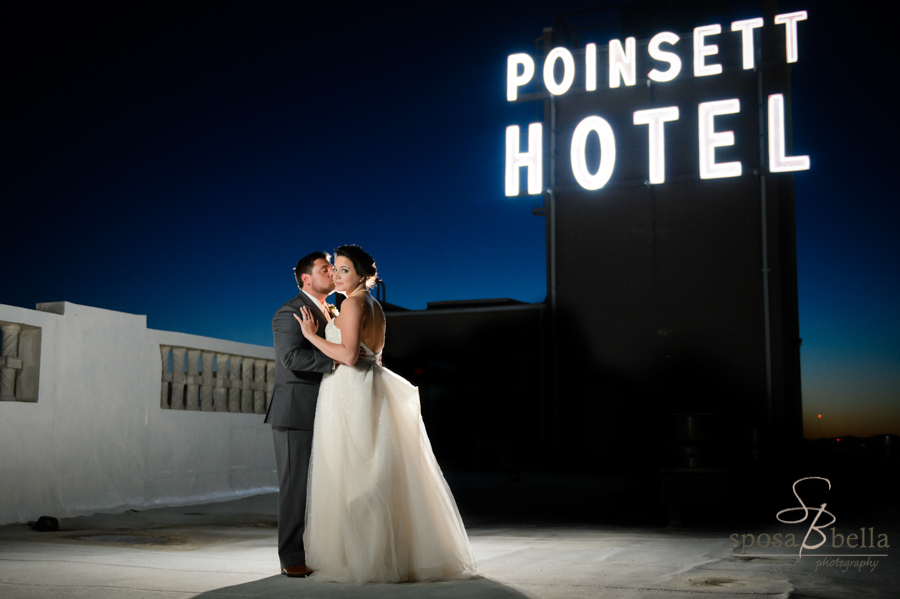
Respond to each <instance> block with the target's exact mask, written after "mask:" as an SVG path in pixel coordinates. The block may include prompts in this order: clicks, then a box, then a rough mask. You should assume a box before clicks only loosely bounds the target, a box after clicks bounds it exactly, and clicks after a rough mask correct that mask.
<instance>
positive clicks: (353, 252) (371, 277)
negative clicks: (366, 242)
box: [334, 245, 378, 288]
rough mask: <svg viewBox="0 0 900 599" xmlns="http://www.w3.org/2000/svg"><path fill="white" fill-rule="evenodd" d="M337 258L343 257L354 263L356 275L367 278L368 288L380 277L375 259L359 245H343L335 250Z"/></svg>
mask: <svg viewBox="0 0 900 599" xmlns="http://www.w3.org/2000/svg"><path fill="white" fill-rule="evenodd" d="M334 255H335V256H343V257H344V258H346V259H347V260H349V261H350V262H352V263H353V268H354V270H356V273H357V274H359V275H362V276H364V277H365V278H366V287H367V288H369V287H372V286H373V285H374V284H375V279H376V277H377V276H378V270H377V269H376V268H375V258H373V257H372V256H370V255H369V254H368V253H367V252H366V250H364V249H362V248H361V247H359V246H358V245H342V246H341V247H339V248H338V249H336V250H334Z"/></svg>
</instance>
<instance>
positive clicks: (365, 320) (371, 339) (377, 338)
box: [334, 292, 385, 354]
mask: <svg viewBox="0 0 900 599" xmlns="http://www.w3.org/2000/svg"><path fill="white" fill-rule="evenodd" d="M347 302H355V303H356V304H357V305H358V306H359V307H360V312H361V313H362V314H361V322H360V324H359V340H360V341H361V342H362V343H365V344H366V347H368V348H369V349H371V350H372V351H373V352H375V353H376V354H377V353H378V352H380V351H381V350H382V349H384V330H385V320H384V311H383V310H382V309H381V304H379V303H378V301H377V300H375V298H374V297H372V296H371V295H370V294H369V293H368V292H366V293H361V294H359V295H355V296H352V297H347V298H346V299H345V300H344V303H343V304H341V308H345V306H346V304H347ZM343 311H344V310H342V313H343ZM351 312H354V313H355V311H353V310H351ZM341 318H342V316H341V315H338V317H337V319H335V321H334V326H336V327H337V328H339V329H342V330H343V328H344V326H343V325H342V323H341ZM348 324H349V323H348Z"/></svg>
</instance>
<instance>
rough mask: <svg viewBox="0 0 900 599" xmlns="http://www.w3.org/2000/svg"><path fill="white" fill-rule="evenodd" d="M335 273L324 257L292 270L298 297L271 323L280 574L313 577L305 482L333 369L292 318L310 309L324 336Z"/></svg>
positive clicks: (269, 415) (308, 258) (310, 257)
mask: <svg viewBox="0 0 900 599" xmlns="http://www.w3.org/2000/svg"><path fill="white" fill-rule="evenodd" d="M333 270H334V269H333V268H332V266H331V262H330V261H329V256H328V254H326V253H325V252H313V253H312V254H309V255H308V256H304V257H303V258H301V259H300V261H299V262H297V266H296V267H295V268H294V278H295V279H296V280H297V286H298V287H299V288H300V294H299V295H297V297H295V298H294V299H292V300H291V301H289V302H288V303H286V304H285V305H283V306H282V307H281V308H279V309H278V311H277V312H276V313H275V317H274V318H273V319H272V334H273V335H274V337H275V389H274V390H273V391H272V400H271V403H270V404H269V411H268V413H267V414H266V420H265V422H266V423H268V424H271V425H272V434H273V436H274V437H275V464H276V467H277V469H278V557H279V559H280V560H281V573H282V574H286V575H287V576H291V577H298V578H302V577H304V576H309V575H310V573H312V570H310V569H309V568H307V567H306V550H305V548H304V547H303V530H304V528H305V520H306V482H307V477H308V473H309V456H310V453H311V452H312V436H313V422H314V420H315V416H316V398H317V397H318V395H319V382H320V381H321V380H322V375H323V374H327V373H330V372H331V371H332V370H333V369H334V360H332V359H331V358H329V357H327V356H325V354H323V353H322V352H320V351H319V350H318V349H316V348H315V347H313V345H312V344H311V343H310V342H309V341H307V340H306V339H305V338H304V337H303V333H302V332H301V331H300V324H299V323H298V322H297V320H296V319H295V318H294V315H295V314H297V315H299V314H300V308H301V307H303V306H306V307H307V308H309V311H310V312H311V313H312V314H313V316H314V317H315V319H316V320H317V321H318V322H319V330H318V331H317V334H318V335H319V336H320V337H322V338H324V337H325V325H326V324H327V323H328V321H329V320H331V318H332V315H331V313H330V312H329V308H328V306H327V305H326V304H325V298H326V297H328V295H329V294H331V292H333V291H334V283H333V282H332V280H331V276H332V272H333Z"/></svg>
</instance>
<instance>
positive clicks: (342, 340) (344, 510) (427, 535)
mask: <svg viewBox="0 0 900 599" xmlns="http://www.w3.org/2000/svg"><path fill="white" fill-rule="evenodd" d="M375 275H376V271H375V261H374V260H373V259H372V257H371V256H370V255H369V254H367V253H366V252H365V251H363V250H362V249H361V248H359V247H357V246H346V245H345V246H341V247H339V248H338V249H337V250H336V252H335V260H334V286H335V289H336V290H337V291H339V292H341V293H344V294H346V296H347V297H346V299H345V300H344V302H343V304H342V305H341V313H340V315H339V316H338V317H337V318H335V319H333V320H331V321H330V322H329V323H328V325H327V326H326V327H325V339H322V338H321V337H319V336H318V335H316V330H317V329H318V323H317V322H316V320H315V319H314V318H313V317H312V314H310V312H309V311H308V310H307V309H306V308H303V309H302V311H301V316H302V318H301V317H296V318H297V320H299V321H300V325H301V327H302V329H303V335H304V337H306V338H307V339H308V340H309V341H310V342H311V343H312V344H313V345H315V346H316V347H317V348H318V349H319V350H320V351H322V353H324V354H325V355H326V356H328V357H330V358H333V359H334V360H335V362H340V363H341V364H339V365H338V366H337V367H336V368H335V370H334V373H333V374H330V375H325V376H324V377H323V378H322V385H321V387H320V388H319V399H318V403H317V406H316V418H315V425H314V434H313V449H312V458H311V459H310V474H309V492H308V501H307V512H306V532H305V533H304V535H303V543H304V546H305V547H306V548H307V558H306V564H307V565H308V566H309V567H310V568H311V569H312V570H314V574H313V578H316V579H318V580H327V581H337V582H356V583H364V582H372V581H379V582H398V581H405V580H437V579H449V578H468V577H470V576H471V575H472V574H473V573H474V572H475V560H474V558H473V556H472V549H471V547H470V546H469V539H468V536H467V535H466V530H465V528H464V526H463V522H462V519H461V518H460V515H459V510H458V509H457V507H456V501H455V500H454V499H453V495H452V494H451V493H450V488H449V487H448V486H447V482H446V481H445V480H444V476H443V474H442V473H441V470H440V468H439V467H438V464H437V461H436V460H435V458H434V453H433V452H432V450H431V442H430V441H429V440H428V435H427V433H426V432H425V426H424V424H423V422H422V416H421V412H420V408H419V391H418V389H417V388H416V387H414V386H412V385H411V384H410V383H409V382H407V381H406V380H405V379H403V378H402V377H400V376H398V375H396V374H394V373H393V372H391V371H390V370H388V369H386V368H382V367H381V366H380V365H379V364H378V358H379V357H380V355H381V350H382V348H383V347H384V330H385V319H384V313H383V312H382V310H381V305H379V303H378V302H377V301H375V299H374V298H373V297H372V296H371V295H370V294H369V292H368V288H369V286H370V285H371V284H372V283H374V280H375ZM360 348H362V350H363V351H361V350H360ZM373 350H375V351H373ZM360 356H364V358H361V359H360Z"/></svg>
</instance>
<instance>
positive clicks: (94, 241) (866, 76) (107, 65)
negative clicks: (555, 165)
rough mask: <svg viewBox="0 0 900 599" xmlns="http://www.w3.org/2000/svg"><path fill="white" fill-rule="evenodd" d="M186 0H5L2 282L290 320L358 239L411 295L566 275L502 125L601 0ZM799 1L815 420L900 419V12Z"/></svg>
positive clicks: (402, 300) (198, 326) (446, 296)
mask: <svg viewBox="0 0 900 599" xmlns="http://www.w3.org/2000/svg"><path fill="white" fill-rule="evenodd" d="M182 4H184V3H178V4H171V5H169V4H163V3H159V2H146V3H135V2H119V3H92V2H78V3H71V2H69V3H61V4H57V3H41V2H32V3H25V6H19V7H16V8H15V9H10V8H9V6H6V5H4V8H2V9H0V11H2V28H3V34H2V40H0V43H2V44H3V53H2V57H0V60H2V63H3V71H2V72H3V73H4V79H5V81H4V89H5V93H4V103H5V104H6V108H5V110H4V112H3V117H2V121H3V130H2V131H3V146H4V152H3V156H4V158H3V161H2V167H0V168H2V194H3V195H2V202H3V210H2V215H3V216H2V224H0V230H2V239H3V243H2V245H3V247H4V252H3V256H4V260H3V268H2V274H0V277H2V284H0V303H5V304H10V305H18V306H24V307H30V308H33V307H34V304H36V303H37V302H44V301H58V300H68V301H71V302H76V303H81V304H87V305H91V306H98V307H102V308H108V309H113V310H120V311H124V312H130V313H138V314H146V315H147V316H148V324H149V326H150V327H152V328H157V329H166V330H176V331H183V332H188V333H195V334H200V335H207V336H211V337H220V338H226V339H234V340H238V341H245V342H250V343H257V344H262V345H269V344H271V340H272V337H271V330H270V319H271V314H272V313H273V312H274V311H275V309H276V308H277V307H278V306H279V305H281V304H282V303H283V302H284V301H285V300H287V299H289V298H290V297H292V296H293V295H294V294H295V293H296V287H295V285H294V282H293V279H292V273H291V268H292V266H293V264H294V263H295V262H296V260H297V258H298V257H300V256H301V255H303V254H305V253H307V252H308V251H312V250H315V249H332V248H334V247H335V246H337V245H341V244H344V243H357V244H359V245H361V246H363V247H364V248H365V249H366V250H368V251H369V252H370V253H371V254H372V255H373V256H375V258H376V260H377V264H378V267H379V270H380V273H381V275H382V276H383V278H384V279H385V281H386V283H387V292H388V301H390V302H392V303H396V304H399V305H402V306H405V307H408V308H424V307H425V304H426V302H428V301H438V300H451V299H470V298H484V297H512V298H515V299H519V300H523V301H527V302H538V301H542V300H543V299H544V296H545V294H546V289H545V285H546V279H545V239H544V221H543V219H542V218H539V217H535V216H533V215H532V214H531V208H532V207H533V206H534V204H535V202H534V200H533V199H531V198H527V197H520V198H514V199H510V198H506V197H504V195H503V143H504V140H503V132H504V128H505V127H506V125H508V124H512V123H527V122H528V121H530V120H532V119H531V115H532V114H533V111H534V107H533V106H528V105H524V106H522V105H519V106H513V105H510V104H508V103H507V102H506V100H505V87H504V85H505V65H506V56H507V55H508V54H510V53H512V52H532V53H533V46H532V41H533V40H534V38H535V37H537V36H539V35H540V33H541V29H542V28H543V27H545V26H550V25H552V24H553V22H554V20H555V16H556V15H557V14H558V13H567V12H571V11H575V10H580V9H582V8H586V7H591V6H595V5H596V4H597V3H596V2H555V3H552V2H491V3H483V2H481V3H475V2H472V3H467V2H453V3H445V4H441V3H437V4H434V3H428V4H425V3H423V4H421V5H419V7H418V8H417V7H416V6H415V5H411V7H409V8H402V9H401V8H394V9H391V8H386V6H388V5H385V4H370V5H369V6H368V7H366V8H354V9H353V11H352V12H351V11H348V10H347V9H345V8H335V9H326V8H322V9H310V8H309V6H308V4H307V3H299V2H295V3H286V2H272V3H262V2H254V3H249V2H248V3H246V4H241V5H236V4H227V3H210V4H208V5H204V6H197V5H196V4H191V5H190V6H187V7H185V6H182ZM426 6H427V8H423V7H426ZM779 6H780V11H781V12H789V11H792V10H799V9H807V10H808V11H809V15H810V16H809V20H808V21H806V22H804V23H802V24H801V25H800V62H799V63H798V64H797V65H796V66H795V67H794V69H793V83H794V142H795V153H797V154H808V155H810V156H811V160H812V169H811V170H810V171H809V172H804V173H799V174H797V175H796V177H795V181H796V205H797V240H798V250H797V253H798V266H799V289H800V319H801V336H802V337H803V339H804V341H803V347H802V359H803V377H804V379H803V380H804V391H803V392H804V404H805V410H806V417H807V435H811V434H813V433H814V432H815V431H817V430H818V431H820V432H821V433H822V434H847V433H850V432H855V433H856V434H872V433H874V432H895V433H900V407H898V405H900V391H898V390H900V317H898V311H897V309H896V308H895V304H896V303H897V301H898V300H897V297H898V291H900V283H898V271H900V269H898V257H900V236H898V234H897V231H896V229H897V226H898V223H900V208H898V205H897V199H898V198H897V196H898V194H897V192H896V191H894V189H893V188H892V187H891V183H892V181H891V180H890V176H891V174H892V172H893V171H894V170H895V168H896V167H895V165H894V163H895V162H896V158H897V150H896V149H895V148H894V146H893V142H894V140H896V139H897V136H898V130H897V122H896V119H894V120H891V119H890V118H889V117H880V116H879V113H880V112H882V111H884V112H886V111H889V110H892V109H893V107H894V106H895V104H896V98H895V97H894V95H892V94H891V92H890V89H891V88H892V87H893V84H892V71H891V70H890V69H891V67H890V57H891V56H892V54H891V53H890V52H889V51H888V44H889V43H893V39H894V35H895V34H894V33H893V32H891V31H889V25H888V23H889V22H888V19H887V18H878V16H877V14H878V13H877V9H876V8H873V9H872V10H870V11H868V12H867V11H866V10H865V7H866V6H871V7H879V6H881V4H879V3H872V2H854V3H852V4H849V5H847V7H846V8H839V7H835V6H834V3H830V2H829V3H826V2H815V1H810V2H794V1H792V2H781V3H779ZM860 7H863V8H860ZM10 10H12V12H10ZM856 15H859V16H856ZM883 16H884V15H883ZM703 24H706V23H696V25H703ZM723 24H725V25H726V30H727V21H723ZM626 33H627V32H626ZM607 39H608V38H607ZM607 39H597V40H595V41H597V42H599V43H605V42H606V41H607ZM822 412H824V415H825V416H826V418H823V420H821V421H819V420H818V419H816V418H815V415H816V414H817V413H822ZM859 414H863V415H864V416H863V417H861V418H862V421H861V423H860V424H853V423H854V419H855V418H858V417H859V416H858V415H859ZM829 423H839V426H838V428H836V429H833V430H832V428H830V427H829ZM871 423H877V424H878V426H876V427H875V428H876V429H878V430H875V429H872V427H871V426H869V424H871ZM815 427H821V428H819V429H816V428H815ZM851 429H852V430H851ZM882 429H884V430H882ZM811 431H812V432H811ZM814 436H818V435H814Z"/></svg>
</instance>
